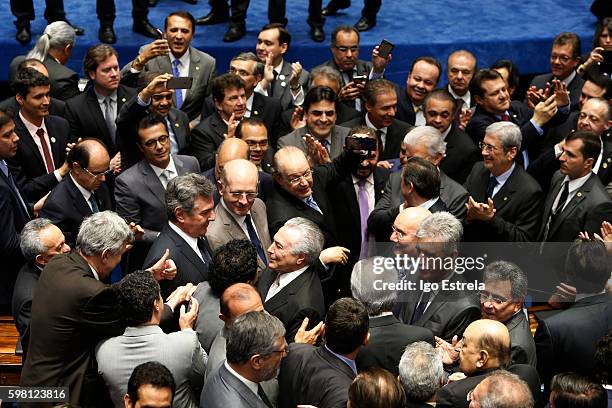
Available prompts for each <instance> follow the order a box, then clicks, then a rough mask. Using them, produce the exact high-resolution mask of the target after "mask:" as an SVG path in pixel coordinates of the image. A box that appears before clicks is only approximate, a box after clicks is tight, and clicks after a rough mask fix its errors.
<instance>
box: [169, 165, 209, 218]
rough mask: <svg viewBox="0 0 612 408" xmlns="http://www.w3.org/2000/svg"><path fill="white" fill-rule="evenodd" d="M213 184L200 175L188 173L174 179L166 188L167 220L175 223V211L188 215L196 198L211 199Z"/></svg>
mask: <svg viewBox="0 0 612 408" xmlns="http://www.w3.org/2000/svg"><path fill="white" fill-rule="evenodd" d="M213 188H214V186H213V184H212V183H211V182H210V180H208V179H207V178H206V177H204V176H202V175H201V174H196V173H189V174H185V175H182V176H177V177H174V178H173V179H172V180H170V181H169V182H168V185H167V186H166V212H167V214H168V220H170V221H176V214H175V210H176V209H177V208H180V209H181V210H183V211H184V212H185V213H187V214H190V213H191V212H192V211H193V207H194V206H195V200H196V199H197V198H198V197H204V198H207V199H208V198H212V196H213Z"/></svg>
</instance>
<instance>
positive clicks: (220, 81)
mask: <svg viewBox="0 0 612 408" xmlns="http://www.w3.org/2000/svg"><path fill="white" fill-rule="evenodd" d="M226 89H244V82H243V81H242V78H240V77H239V76H238V75H236V74H223V75H219V76H218V77H216V78H215V79H213V83H212V96H213V99H214V100H215V101H217V102H222V101H223V99H225V90H226Z"/></svg>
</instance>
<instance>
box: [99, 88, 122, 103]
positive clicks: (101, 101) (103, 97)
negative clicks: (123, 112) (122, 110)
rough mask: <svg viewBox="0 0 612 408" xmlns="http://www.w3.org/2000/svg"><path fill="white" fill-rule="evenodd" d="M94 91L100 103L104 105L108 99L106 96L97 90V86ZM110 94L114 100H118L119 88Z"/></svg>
mask: <svg viewBox="0 0 612 408" xmlns="http://www.w3.org/2000/svg"><path fill="white" fill-rule="evenodd" d="M94 93H95V94H96V98H97V99H98V104H100V105H102V104H103V103H104V100H105V99H106V96H104V95H100V94H99V93H98V91H96V89H95V88H94ZM108 96H109V97H110V98H111V100H112V101H113V102H117V90H115V91H114V92H113V93H112V94H110V95H108Z"/></svg>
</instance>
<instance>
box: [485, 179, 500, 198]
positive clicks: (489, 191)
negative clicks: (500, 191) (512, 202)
mask: <svg viewBox="0 0 612 408" xmlns="http://www.w3.org/2000/svg"><path fill="white" fill-rule="evenodd" d="M498 184H499V183H498V182H497V178H495V176H491V177H490V178H489V185H488V186H487V198H493V190H495V187H496V186H497V185H498Z"/></svg>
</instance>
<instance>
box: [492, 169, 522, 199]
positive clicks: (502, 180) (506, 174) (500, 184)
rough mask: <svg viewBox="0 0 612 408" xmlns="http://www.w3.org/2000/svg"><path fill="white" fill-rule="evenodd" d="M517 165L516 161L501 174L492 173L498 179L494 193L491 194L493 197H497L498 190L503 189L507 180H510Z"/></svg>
mask: <svg viewBox="0 0 612 408" xmlns="http://www.w3.org/2000/svg"><path fill="white" fill-rule="evenodd" d="M515 166H516V163H512V166H510V168H509V169H508V170H506V171H505V172H503V173H502V174H500V175H499V176H493V174H491V176H493V177H495V179H496V180H497V185H496V186H495V188H493V193H492V194H491V198H493V197H495V194H497V192H498V191H499V190H501V188H502V187H503V186H504V184H506V181H508V179H509V178H510V175H511V174H512V172H513V171H514V167H515Z"/></svg>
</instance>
